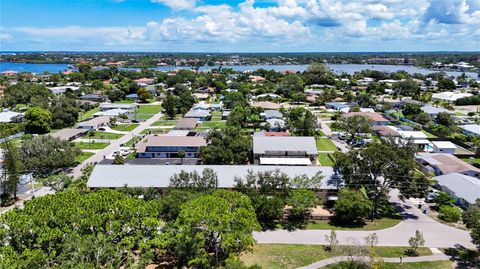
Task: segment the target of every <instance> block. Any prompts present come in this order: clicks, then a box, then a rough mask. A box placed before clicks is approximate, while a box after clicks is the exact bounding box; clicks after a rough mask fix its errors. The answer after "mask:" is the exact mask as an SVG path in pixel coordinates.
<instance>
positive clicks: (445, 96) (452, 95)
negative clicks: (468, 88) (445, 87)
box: [432, 91, 473, 104]
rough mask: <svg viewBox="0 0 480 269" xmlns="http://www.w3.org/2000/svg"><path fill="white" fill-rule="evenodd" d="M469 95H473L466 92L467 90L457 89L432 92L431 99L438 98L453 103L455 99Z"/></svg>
mask: <svg viewBox="0 0 480 269" xmlns="http://www.w3.org/2000/svg"><path fill="white" fill-rule="evenodd" d="M470 96H473V94H471V93H467V92H459V91H455V92H439V93H434V94H432V100H433V101H435V100H439V101H443V102H448V103H450V104H453V103H455V101H457V100H458V99H460V98H465V97H470Z"/></svg>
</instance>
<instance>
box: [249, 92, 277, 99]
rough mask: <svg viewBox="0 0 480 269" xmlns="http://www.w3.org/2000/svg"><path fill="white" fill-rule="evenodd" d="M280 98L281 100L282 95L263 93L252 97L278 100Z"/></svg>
mask: <svg viewBox="0 0 480 269" xmlns="http://www.w3.org/2000/svg"><path fill="white" fill-rule="evenodd" d="M278 98H280V95H278V94H275V93H262V94H259V95H257V96H254V97H252V99H278Z"/></svg>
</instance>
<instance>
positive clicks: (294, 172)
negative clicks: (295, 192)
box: [87, 165, 341, 189]
mask: <svg viewBox="0 0 480 269" xmlns="http://www.w3.org/2000/svg"><path fill="white" fill-rule="evenodd" d="M205 168H210V169H213V170H214V171H215V172H216V173H217V177H218V186H219V187H220V188H232V187H234V186H235V177H242V178H244V177H245V176H246V175H247V174H248V172H249V171H252V172H254V173H256V172H264V171H273V170H275V169H279V170H280V171H281V172H284V173H285V174H287V175H288V176H289V177H291V178H293V177H296V176H300V175H307V176H308V177H312V176H315V175H316V174H317V173H318V172H322V175H323V176H324V179H323V180H322V189H336V188H337V186H338V185H339V184H341V180H340V179H339V177H338V176H335V175H334V172H333V168H332V167H328V166H301V167H300V166H269V165H261V166H260V165H259V166H256V165H96V166H95V168H94V169H93V172H92V174H91V175H90V178H89V179H88V182H87V186H88V187H90V188H121V187H124V186H128V187H143V188H148V187H155V188H166V187H168V186H169V184H170V177H171V176H172V175H174V174H178V173H180V172H181V171H182V170H183V171H186V172H193V171H197V172H198V173H199V174H201V173H202V171H203V170H204V169H205Z"/></svg>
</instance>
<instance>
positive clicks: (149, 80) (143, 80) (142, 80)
mask: <svg viewBox="0 0 480 269" xmlns="http://www.w3.org/2000/svg"><path fill="white" fill-rule="evenodd" d="M153 81H154V79H153V78H139V79H136V80H135V83H137V84H138V85H139V86H147V85H152V84H153Z"/></svg>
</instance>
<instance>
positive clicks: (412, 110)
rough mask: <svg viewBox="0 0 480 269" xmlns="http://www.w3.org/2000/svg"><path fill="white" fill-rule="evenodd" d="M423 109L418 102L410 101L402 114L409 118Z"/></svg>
mask: <svg viewBox="0 0 480 269" xmlns="http://www.w3.org/2000/svg"><path fill="white" fill-rule="evenodd" d="M422 112H423V111H422V109H421V108H420V106H419V105H417V104H411V103H408V104H406V105H405V106H404V107H403V110H402V114H403V115H404V116H405V117H407V118H413V117H415V116H416V115H418V114H420V113H422Z"/></svg>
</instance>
